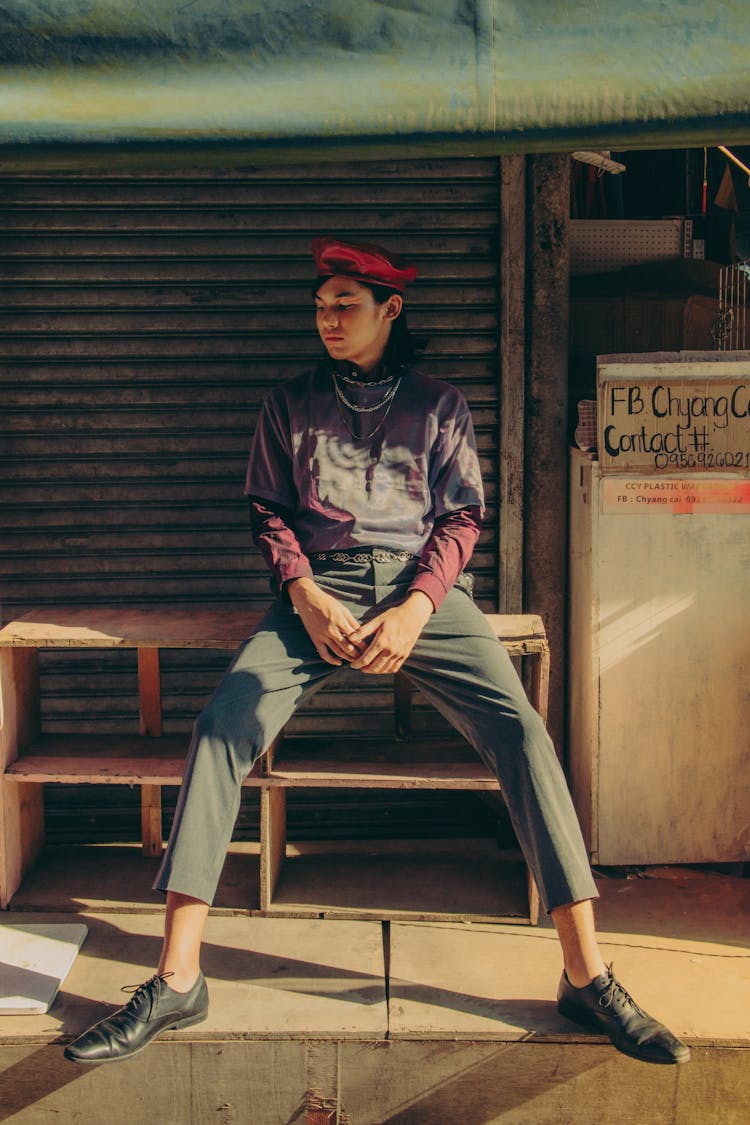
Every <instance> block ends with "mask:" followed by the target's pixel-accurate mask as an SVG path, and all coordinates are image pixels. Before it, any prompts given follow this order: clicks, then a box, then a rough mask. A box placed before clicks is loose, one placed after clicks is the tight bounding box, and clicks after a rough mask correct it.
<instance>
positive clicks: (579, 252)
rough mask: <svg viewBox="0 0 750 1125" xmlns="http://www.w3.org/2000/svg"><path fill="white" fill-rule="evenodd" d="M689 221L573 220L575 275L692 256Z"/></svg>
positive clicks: (571, 231) (571, 247) (572, 258)
mask: <svg viewBox="0 0 750 1125" xmlns="http://www.w3.org/2000/svg"><path fill="white" fill-rule="evenodd" d="M691 240H692V222H690V220H688V219H682V218H677V219H614V220H613V219H573V220H571V223H570V272H571V274H583V273H605V272H609V271H611V270H618V269H621V268H622V267H623V266H633V265H637V264H638V263H640V262H653V261H659V260H664V259H667V258H683V257H690V256H691V252H692V251H691V247H690V242H691Z"/></svg>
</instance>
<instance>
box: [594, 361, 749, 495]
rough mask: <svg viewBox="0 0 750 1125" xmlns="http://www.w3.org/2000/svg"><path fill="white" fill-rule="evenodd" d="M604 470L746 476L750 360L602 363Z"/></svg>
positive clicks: (600, 431) (600, 443)
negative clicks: (736, 474)
mask: <svg viewBox="0 0 750 1125" xmlns="http://www.w3.org/2000/svg"><path fill="white" fill-rule="evenodd" d="M597 415H598V425H597V431H598V432H597V441H598V452H599V461H600V463H601V467H602V473H603V474H605V473H648V474H650V475H651V474H672V475H674V474H675V473H685V472H688V473H689V472H696V473H712V472H715V473H742V474H745V475H748V474H750V362H748V361H747V360H744V361H741V362H738V363H729V362H713V363H712V362H711V361H710V360H707V361H705V362H694V363H680V362H676V363H643V364H640V363H611V364H609V363H603V364H601V365H600V367H599V371H598V408H597Z"/></svg>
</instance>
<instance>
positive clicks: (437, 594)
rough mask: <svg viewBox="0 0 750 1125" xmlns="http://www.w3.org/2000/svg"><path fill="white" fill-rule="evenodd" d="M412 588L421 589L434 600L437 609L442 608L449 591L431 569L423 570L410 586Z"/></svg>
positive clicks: (410, 590)
mask: <svg viewBox="0 0 750 1125" xmlns="http://www.w3.org/2000/svg"><path fill="white" fill-rule="evenodd" d="M412 590H421V591H422V593H423V594H426V595H427V597H428V598H429V599H430V601H431V602H432V604H433V606H434V607H435V609H436V610H437V609H440V606H441V605H442V603H443V599H444V598H445V595H446V594H447V593H448V591H447V590H446V588H445V586H444V585H443V583H442V582H441V581H440V579H439V578H436V577H435V575H434V574H433V573H432V571H430V570H422V571H420V572H419V574H418V575H417V577H416V578H415V579H414V581H413V582H412V584H411V586H410V587H409V593H411V592H412Z"/></svg>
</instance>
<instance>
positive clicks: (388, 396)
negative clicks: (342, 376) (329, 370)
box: [333, 372, 401, 441]
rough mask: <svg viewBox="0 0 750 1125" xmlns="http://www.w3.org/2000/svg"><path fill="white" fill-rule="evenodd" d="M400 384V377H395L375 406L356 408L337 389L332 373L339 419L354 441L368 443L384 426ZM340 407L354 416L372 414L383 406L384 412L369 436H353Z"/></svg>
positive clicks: (353, 433) (338, 388) (334, 374)
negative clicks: (343, 407)
mask: <svg viewBox="0 0 750 1125" xmlns="http://www.w3.org/2000/svg"><path fill="white" fill-rule="evenodd" d="M351 381H352V382H353V381H354V380H351ZM384 381H385V382H390V381H391V380H390V379H388V380H384ZM400 383H401V376H400V375H399V376H397V377H396V379H395V382H394V384H393V386H392V387H389V388H388V390H387V391H386V393H385V394H384V395H383V397H382V399H381V400H380V402H379V403H377V405H376V406H357V405H356V404H355V403H353V402H350V401H349V399H348V398H347V397H346V395H345V394H344V393H343V391H342V390H341V388H340V387H339V385H338V383H337V381H336V372H334V373H333V389H334V390H335V392H336V406H337V407H338V411H339V417H340V418H341V421H342V422H343V423H344V426H345V427H346V429H347V430H348V431H349V433H350V434H351V436H352V437H353V438H354V440H355V441H369V440H370V438H373V437H375V434H376V433H377V432H378V430H379V429H380V428H381V426H383V425H384V424H385V420H386V418H387V417H388V415H389V414H390V412H391V407H392V406H393V400H394V398H395V395H396V391H397V390H398V388H399V384H400ZM342 406H347V407H348V408H349V410H351V411H353V413H355V414H374V413H375V411H376V410H382V409H383V407H384V406H385V408H386V410H385V414H384V415H383V417H382V418H381V419H380V421H379V422H378V424H377V425H376V426H375V427H374V429H372V430H370V432H369V434H361V435H357V434H355V432H354V430H353V429H352V427H351V426H350V425H349V423H348V422H347V420H346V418H345V417H344V412H343V410H342V409H341V408H342Z"/></svg>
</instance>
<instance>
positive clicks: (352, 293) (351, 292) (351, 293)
mask: <svg viewBox="0 0 750 1125" xmlns="http://www.w3.org/2000/svg"><path fill="white" fill-rule="evenodd" d="M358 296H359V293H357V291H356V289H342V290H341V292H340V293H337V294H336V295H335V297H334V300H336V301H338V299H339V297H358ZM315 300H316V301H322V300H323V297H321V296H320V294H319V293H316V294H315Z"/></svg>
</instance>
